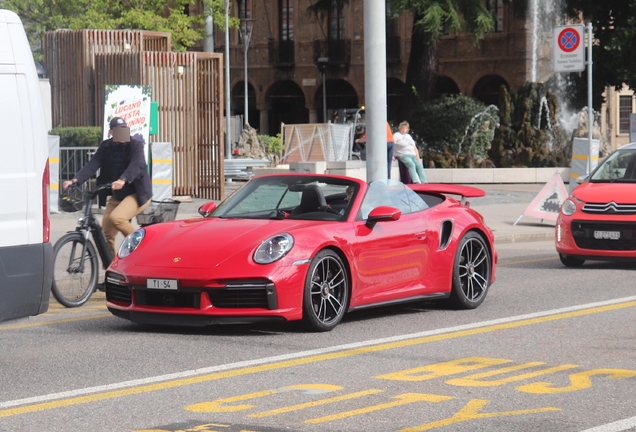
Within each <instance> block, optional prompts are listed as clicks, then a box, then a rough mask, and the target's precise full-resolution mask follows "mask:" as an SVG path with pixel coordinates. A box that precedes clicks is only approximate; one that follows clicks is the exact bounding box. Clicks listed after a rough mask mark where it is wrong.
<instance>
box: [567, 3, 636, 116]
mask: <svg viewBox="0 0 636 432" xmlns="http://www.w3.org/2000/svg"><path fill="white" fill-rule="evenodd" d="M565 4H566V13H567V15H569V16H570V17H572V19H573V20H574V21H576V22H578V21H579V20H580V19H581V17H582V18H583V20H585V21H589V22H591V23H592V26H593V31H594V39H595V43H594V45H593V46H592V61H593V78H594V79H593V86H594V89H593V94H594V95H597V97H596V98H595V100H594V106H595V107H596V108H598V107H599V106H600V104H601V102H602V101H601V97H600V96H599V95H601V93H602V92H603V91H604V89H605V86H607V85H612V86H615V87H621V86H622V84H623V83H625V84H627V85H628V86H629V87H630V88H631V89H632V90H636V57H635V56H634V48H633V47H634V46H636V3H635V2H633V1H626V0H604V1H598V0H566V1H565ZM575 80H576V83H577V86H576V87H577V101H578V103H577V105H579V106H583V105H587V99H586V95H587V74H585V73H582V74H580V76H578V75H575ZM583 101H585V102H583Z"/></svg>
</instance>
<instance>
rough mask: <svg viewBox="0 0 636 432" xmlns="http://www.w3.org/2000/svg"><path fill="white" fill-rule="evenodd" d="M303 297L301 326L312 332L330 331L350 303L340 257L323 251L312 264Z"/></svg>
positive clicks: (328, 251)
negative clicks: (302, 323) (302, 324)
mask: <svg viewBox="0 0 636 432" xmlns="http://www.w3.org/2000/svg"><path fill="white" fill-rule="evenodd" d="M304 294H305V295H304V296H303V322H304V324H305V326H306V327H308V328H309V329H310V330H313V331H320V332H324V331H330V330H332V329H333V328H334V327H336V326H337V325H338V323H339V322H340V321H341V320H342V317H343V316H344V313H345V312H346V309H347V304H348V302H349V275H348V273H347V270H346V268H345V265H344V263H343V262H342V260H341V259H340V257H339V256H338V255H337V254H336V253H335V252H333V251H330V250H322V251H320V252H319V253H318V254H317V255H316V256H315V257H314V259H312V260H311V264H310V265H309V271H308V272H307V279H306V280H305V293H304Z"/></svg>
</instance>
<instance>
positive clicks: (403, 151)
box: [393, 132, 417, 157]
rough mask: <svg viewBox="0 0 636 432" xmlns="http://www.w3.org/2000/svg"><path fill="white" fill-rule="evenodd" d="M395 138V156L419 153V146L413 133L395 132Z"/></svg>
mask: <svg viewBox="0 0 636 432" xmlns="http://www.w3.org/2000/svg"><path fill="white" fill-rule="evenodd" d="M393 138H395V145H394V147H393V156H395V157H400V156H415V155H417V147H416V146H415V141H414V140H413V137H411V135H409V134H402V133H400V132H395V133H394V134H393Z"/></svg>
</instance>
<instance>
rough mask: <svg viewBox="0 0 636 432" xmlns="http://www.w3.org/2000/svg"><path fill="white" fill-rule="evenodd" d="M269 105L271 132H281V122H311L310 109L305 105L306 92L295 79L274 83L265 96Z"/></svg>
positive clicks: (271, 133)
mask: <svg viewBox="0 0 636 432" xmlns="http://www.w3.org/2000/svg"><path fill="white" fill-rule="evenodd" d="M265 100H266V101H267V102H268V105H269V116H268V117H269V134H270V135H272V136H274V135H276V134H277V133H279V132H280V124H281V123H286V124H300V123H308V122H309V111H308V110H307V108H306V107H305V94H304V93H303V91H302V89H301V88H300V87H299V86H298V84H296V83H295V82H294V81H290V80H288V81H279V82H276V83H274V84H273V85H272V86H271V87H270V88H269V90H268V91H267V95H266V96H265Z"/></svg>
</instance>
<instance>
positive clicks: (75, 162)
mask: <svg viewBox="0 0 636 432" xmlns="http://www.w3.org/2000/svg"><path fill="white" fill-rule="evenodd" d="M96 151H97V147H60V181H59V184H60V185H61V184H62V182H64V181H66V180H71V179H73V176H74V175H75V173H76V172H77V171H79V170H80V168H82V167H83V166H84V165H85V164H86V162H88V161H89V160H90V159H91V158H92V157H93V155H94V154H95V152H96ZM98 174H99V172H98V173H97V174H95V175H94V176H93V177H92V179H91V180H94V179H96V178H97V175H98ZM93 184H94V181H87V182H86V183H84V184H83V185H82V189H83V190H84V191H89V190H90V189H91V188H92V187H93ZM61 191H62V188H61V187H60V193H61Z"/></svg>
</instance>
